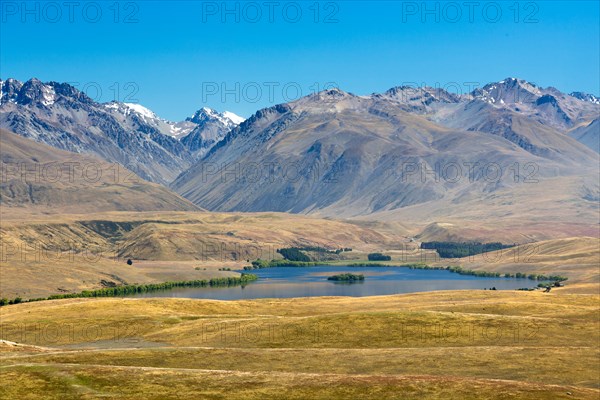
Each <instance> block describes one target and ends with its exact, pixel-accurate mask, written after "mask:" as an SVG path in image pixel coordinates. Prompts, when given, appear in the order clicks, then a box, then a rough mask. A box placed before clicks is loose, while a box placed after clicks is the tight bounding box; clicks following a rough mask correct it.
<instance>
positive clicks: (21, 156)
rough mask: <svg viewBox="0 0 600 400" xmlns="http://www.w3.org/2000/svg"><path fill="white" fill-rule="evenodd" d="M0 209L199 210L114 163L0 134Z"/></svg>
mask: <svg viewBox="0 0 600 400" xmlns="http://www.w3.org/2000/svg"><path fill="white" fill-rule="evenodd" d="M0 164H1V165H0V167H1V173H2V176H1V180H0V205H1V207H2V210H3V212H13V211H14V210H15V208H18V209H28V210H41V211H43V212H51V211H54V212H69V213H84V212H99V211H154V210H156V211H158V210H180V211H183V210H198V209H199V208H198V207H196V206H194V205H193V204H191V203H190V202H188V201H187V200H185V199H183V198H181V197H179V196H178V195H176V194H175V193H173V192H170V191H169V190H168V189H166V188H164V187H163V186H160V185H157V184H154V183H150V182H146V181H144V180H142V179H140V178H139V177H138V176H136V175H135V174H134V173H132V172H131V171H129V170H127V169H125V168H123V167H122V166H120V165H118V164H109V163H107V162H105V161H102V160H100V159H98V158H97V157H93V156H89V155H80V154H75V153H69V152H66V151H62V150H58V149H55V148H52V147H50V146H47V145H44V144H41V143H36V142H34V141H32V140H29V139H25V138H22V137H20V136H19V135H16V134H13V133H11V132H8V131H6V130H4V129H0Z"/></svg>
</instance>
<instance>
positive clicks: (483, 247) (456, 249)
mask: <svg viewBox="0 0 600 400" xmlns="http://www.w3.org/2000/svg"><path fill="white" fill-rule="evenodd" d="M513 246H515V245H514V244H502V243H500V242H492V243H480V242H423V243H421V248H422V249H430V250H436V251H437V253H438V254H439V255H440V257H442V258H461V257H468V256H473V255H475V254H481V253H486V252H488V251H496V250H501V249H506V248H509V247H513Z"/></svg>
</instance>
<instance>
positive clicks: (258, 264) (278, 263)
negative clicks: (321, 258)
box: [244, 259, 323, 271]
mask: <svg viewBox="0 0 600 400" xmlns="http://www.w3.org/2000/svg"><path fill="white" fill-rule="evenodd" d="M315 265H323V263H322V262H316V261H288V260H271V261H267V260H261V259H258V260H254V261H252V265H247V266H245V267H244V270H246V271H248V270H253V269H262V268H276V267H314V266H315Z"/></svg>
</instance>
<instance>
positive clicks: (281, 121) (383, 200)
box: [172, 88, 598, 217]
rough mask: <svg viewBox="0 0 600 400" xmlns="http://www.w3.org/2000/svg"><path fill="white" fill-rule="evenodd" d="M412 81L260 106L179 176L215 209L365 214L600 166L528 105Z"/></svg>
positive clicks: (457, 199) (184, 188) (185, 191)
mask: <svg viewBox="0 0 600 400" xmlns="http://www.w3.org/2000/svg"><path fill="white" fill-rule="evenodd" d="M405 90H406V89H402V88H397V89H393V90H391V91H388V92H386V93H384V94H381V95H372V96H355V95H352V94H350V93H346V92H343V91H341V90H330V91H325V92H321V93H318V94H315V95H311V96H307V97H305V98H302V99H299V100H297V101H295V102H292V103H288V104H282V105H278V106H275V107H272V108H268V109H264V110H260V111H259V112H257V113H256V114H255V115H253V116H252V117H251V118H249V119H248V120H246V121H245V122H243V123H242V124H241V125H240V126H239V127H237V128H235V129H233V130H232V131H231V132H230V133H229V134H228V135H227V136H226V137H225V138H224V139H223V140H222V141H221V142H219V143H218V144H217V145H216V146H215V147H213V148H212V149H211V150H210V151H209V152H208V153H207V155H206V157H205V158H204V159H203V160H202V161H201V162H199V163H197V164H196V165H194V166H193V167H192V168H190V169H189V170H188V171H186V172H184V173H183V174H182V175H180V176H179V177H178V178H177V180H176V181H175V182H174V183H173V185H172V187H173V188H174V189H175V190H176V191H177V192H179V193H181V194H182V195H183V196H184V197H186V198H188V199H190V200H192V201H193V202H194V203H196V204H198V205H201V206H203V207H206V208H208V209H211V210H223V211H233V210H237V211H267V210H269V211H287V212H295V213H311V212H315V213H320V214H323V215H328V216H346V217H354V216H359V215H367V214H372V213H383V212H386V211H393V210H398V209H407V207H408V209H409V208H410V207H414V206H416V205H420V204H427V203H428V202H439V201H442V200H443V201H448V202H451V203H454V204H461V203H463V202H469V201H475V200H476V199H478V198H482V197H483V196H484V195H487V194H493V193H495V192H499V191H506V190H513V188H514V189H515V190H516V188H518V187H520V186H522V185H523V184H524V182H526V183H531V182H534V181H535V182H539V181H541V180H545V179H554V178H557V177H563V176H577V175H578V174H583V175H584V176H593V174H594V169H595V168H596V166H597V162H598V159H597V154H595V153H594V152H593V151H591V150H590V149H588V148H587V147H585V146H583V145H582V144H580V143H578V142H577V141H576V140H574V139H572V138H570V137H569V136H568V135H566V134H564V133H562V132H560V131H558V130H556V129H554V128H552V127H551V126H549V125H543V124H541V123H538V122H537V121H536V120H535V119H533V118H530V117H529V116H527V115H526V114H524V113H518V112H515V111H511V110H507V109H505V108H504V107H496V106H494V104H490V103H489V102H488V101H484V100H483V99H482V98H478V97H476V96H471V97H469V98H459V97H457V96H453V95H450V94H444V93H441V94H439V93H434V92H431V91H430V90H429V89H427V90H423V91H420V92H417V93H412V94H411V95H407V93H402V92H403V91H405ZM486 96H487V95H486ZM542 96H543V95H540V96H539V98H541V97H542ZM505 98H506V99H507V100H508V97H505ZM500 99H502V97H501V98H500ZM536 101H537V100H533V103H535V102H536ZM577 101H579V100H577ZM498 169H500V170H498ZM589 174H591V175H589ZM588 189H589V190H590V191H591V192H594V193H595V191H596V190H597V188H596V187H592V188H591V189H590V188H588Z"/></svg>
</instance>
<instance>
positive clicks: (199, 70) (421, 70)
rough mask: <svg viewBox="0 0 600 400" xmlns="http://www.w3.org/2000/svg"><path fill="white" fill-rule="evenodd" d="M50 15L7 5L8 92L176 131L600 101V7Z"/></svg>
mask: <svg viewBox="0 0 600 400" xmlns="http://www.w3.org/2000/svg"><path fill="white" fill-rule="evenodd" d="M51 3H52V2H51ZM51 3H47V2H29V3H27V5H26V8H25V9H24V8H23V6H22V2H21V1H15V2H11V1H4V2H3V3H1V4H2V5H1V7H2V16H1V18H2V24H1V28H0V29H1V30H0V33H1V35H0V46H1V49H0V57H1V63H0V77H1V78H2V79H6V78H8V77H14V78H17V79H19V80H27V79H29V78H31V77H37V78H39V79H41V80H42V81H50V80H53V81H60V82H71V83H73V84H75V85H76V86H78V87H79V88H80V89H85V91H86V92H87V93H88V95H90V96H91V97H93V98H95V99H98V100H101V101H109V100H113V99H117V100H121V101H130V102H138V103H140V104H142V105H145V106H147V107H149V108H151V109H152V110H154V111H155V112H156V113H158V114H159V115H160V116H162V117H164V118H168V119H171V120H182V119H184V118H185V117H186V116H188V115H191V114H192V113H193V112H194V111H195V110H197V109H198V108H200V107H202V106H208V107H212V108H215V109H217V110H220V111H222V110H230V111H233V112H235V113H237V114H239V115H241V116H244V117H248V116H250V115H251V114H252V113H253V112H254V111H256V110H257V109H259V108H263V107H267V106H269V105H272V104H276V103H280V102H284V101H288V100H291V99H293V98H296V97H298V96H299V95H307V94H310V93H311V92H313V91H315V90H320V89H323V88H325V87H328V86H338V87H340V88H342V89H344V90H346V91H350V92H352V93H356V94H369V93H372V92H381V91H385V90H387V89H389V88H390V87H393V86H397V85H400V84H413V85H414V84H417V85H428V86H439V87H446V88H449V89H451V90H452V91H455V92H456V91H458V92H464V91H467V90H468V89H469V87H471V86H474V85H477V84H478V85H479V86H482V85H483V84H485V83H488V82H491V81H498V80H501V79H503V78H506V77H509V76H511V77H520V78H523V79H527V80H529V81H532V82H535V83H537V84H538V85H541V86H555V87H557V88H558V89H560V90H562V91H565V92H571V91H575V90H580V91H585V92H590V93H593V94H596V95H598V94H600V93H599V92H600V78H599V71H600V8H599V3H600V2H598V1H584V2H561V1H537V2H529V1H524V2H515V1H509V2H487V1H479V2H478V3H479V5H478V6H473V8H470V9H469V8H468V6H466V5H465V2H463V1H458V2H430V3H427V4H426V5H425V8H424V7H423V3H422V2H421V1H417V2H393V1H385V2H368V3H367V2H360V1H337V2H335V1H333V2H327V1H325V2H318V3H316V2H315V1H309V2H294V1H274V2H271V3H270V4H272V5H271V6H269V5H268V3H267V2H266V1H256V2H253V1H250V2H229V3H227V4H226V5H224V3H223V2H221V1H216V2H210V1H209V2H200V1H185V2H168V3H167V2H164V3H163V2H159V1H131V2H127V1H123V2H119V3H116V4H117V5H118V6H115V2H114V1H107V2H93V1H90V2H87V1H79V2H78V3H79V5H78V6H74V7H73V8H68V6H64V5H63V2H62V1H59V2H55V3H52V4H51ZM57 4H58V5H59V6H58V8H57V7H56V5H57ZM99 13H101V15H100V14H99ZM259 13H260V14H259Z"/></svg>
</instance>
